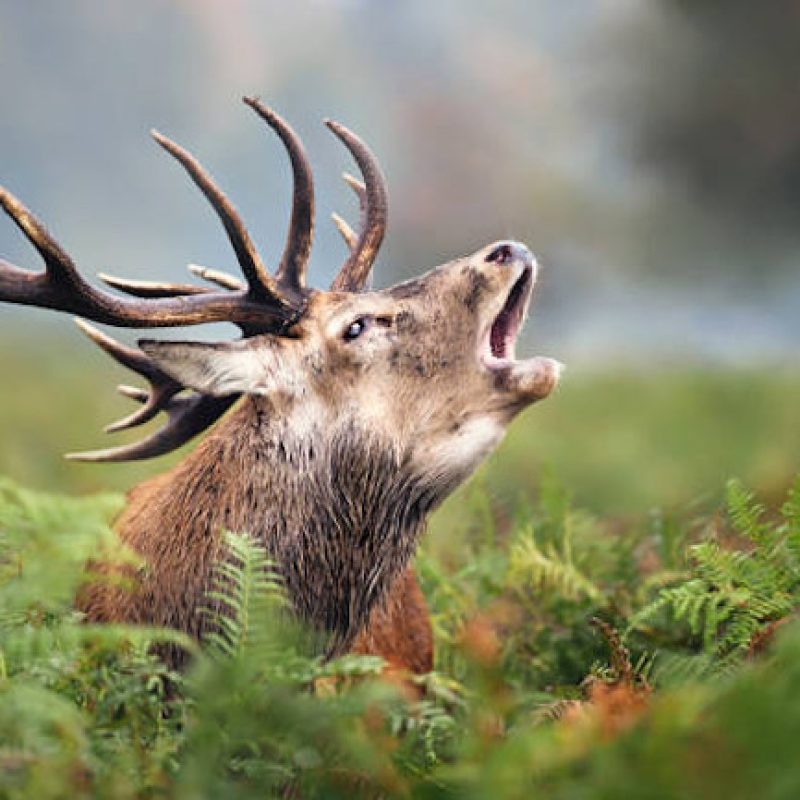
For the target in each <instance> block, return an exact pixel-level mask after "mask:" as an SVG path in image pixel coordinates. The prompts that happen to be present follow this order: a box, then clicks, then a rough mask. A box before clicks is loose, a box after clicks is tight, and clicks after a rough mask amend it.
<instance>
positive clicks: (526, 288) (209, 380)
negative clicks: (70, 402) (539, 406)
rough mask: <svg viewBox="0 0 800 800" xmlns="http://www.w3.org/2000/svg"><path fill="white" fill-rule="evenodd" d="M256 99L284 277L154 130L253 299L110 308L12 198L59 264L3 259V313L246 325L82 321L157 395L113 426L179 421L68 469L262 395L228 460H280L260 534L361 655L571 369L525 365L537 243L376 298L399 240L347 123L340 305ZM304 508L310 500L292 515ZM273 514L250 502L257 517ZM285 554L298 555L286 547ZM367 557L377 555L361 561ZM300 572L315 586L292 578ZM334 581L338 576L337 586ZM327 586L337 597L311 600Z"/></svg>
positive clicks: (294, 147)
mask: <svg viewBox="0 0 800 800" xmlns="http://www.w3.org/2000/svg"><path fill="white" fill-rule="evenodd" d="M245 102H246V103H247V104H248V105H249V106H250V107H251V108H252V109H253V110H254V111H255V112H256V113H257V114H258V115H259V117H261V119H263V120H264V121H265V122H266V123H267V124H268V125H269V126H270V127H271V128H272V129H273V130H274V131H275V132H276V133H277V134H278V136H279V137H280V138H281V139H282V141H283V143H284V145H285V146H286V148H287V150H288V153H289V156H290V159H291V163H292V170H293V176H294V200H293V208H292V217H291V223H290V230H289V235H288V240H287V244H286V246H285V248H284V251H283V255H282V256H281V259H280V262H279V265H278V267H277V270H276V271H275V274H274V276H273V275H270V274H269V273H268V271H267V270H266V268H265V266H264V264H263V262H262V260H261V258H260V256H259V254H258V252H257V251H256V249H255V247H254V245H253V243H252V241H251V239H250V237H249V235H248V233H247V231H246V229H245V227H244V224H243V223H242V221H241V219H240V218H239V215H238V214H237V212H236V211H235V209H234V208H233V206H232V204H231V203H230V201H229V200H228V199H227V198H226V197H225V195H224V194H223V193H222V191H221V190H220V189H219V188H218V187H217V186H216V185H215V184H214V182H213V181H212V180H211V178H210V177H209V175H208V174H207V173H206V172H205V171H204V169H203V168H202V167H201V166H200V165H199V163H198V162H197V161H196V160H195V159H194V158H193V157H192V156H191V155H190V154H189V153H188V152H187V151H185V150H183V149H182V148H181V147H179V146H178V145H176V144H175V143H173V142H171V141H170V140H169V139H167V138H166V137H164V136H161V135H160V134H158V133H154V137H155V139H156V141H157V142H158V143H159V144H160V145H161V146H162V147H163V148H164V149H165V150H167V151H168V152H169V153H170V154H171V155H173V156H174V157H175V158H176V159H177V160H178V161H179V162H180V163H181V164H182V166H183V167H184V168H185V169H186V171H187V172H188V173H189V175H190V177H191V178H192V180H193V181H194V182H195V183H196V184H197V186H198V187H199V188H200V189H201V191H202V192H203V193H204V195H205V196H206V197H207V198H208V200H209V202H210V203H211V204H212V206H213V208H214V210H215V211H216V213H217V215H218V216H219V218H220V220H221V221H222V223H223V226H224V228H225V231H226V233H227V235H228V237H229V239H230V242H231V244H232V246H233V249H234V252H235V254H236V257H237V260H238V262H239V265H240V267H241V270H242V273H243V275H244V278H245V282H241V281H240V280H239V279H237V278H233V277H231V276H229V275H226V274H223V273H218V272H216V271H212V270H207V269H203V268H195V269H194V271H195V272H196V274H198V275H199V276H200V277H202V278H205V279H207V280H210V281H211V282H213V283H215V284H217V286H218V288H217V289H215V290H211V289H206V288H203V287H200V286H196V285H192V284H164V283H151V282H142V281H129V280H122V279H119V278H113V277H110V276H101V277H102V278H103V280H104V281H105V282H106V283H107V284H109V285H111V286H112V287H114V288H115V289H117V290H120V291H122V292H124V293H127V294H128V295H133V296H134V298H133V299H130V298H124V297H120V296H118V295H112V294H110V293H108V292H106V291H101V290H99V289H97V288H95V287H93V286H91V285H90V284H88V283H87V282H86V281H85V280H84V279H83V278H82V277H81V275H80V274H79V272H78V270H77V269H76V268H75V266H74V265H73V263H72V261H71V260H70V258H69V256H68V255H67V254H66V253H65V252H64V250H63V249H62V248H61V247H60V246H59V245H58V244H57V243H56V242H55V241H54V240H53V238H52V237H51V236H50V235H49V234H48V233H47V231H46V230H45V228H44V226H43V225H42V224H41V223H40V222H39V221H38V220H37V219H36V218H35V217H34V216H33V215H32V214H31V213H30V212H29V211H28V210H27V209H26V208H25V207H24V206H23V205H22V204H21V203H20V202H19V201H18V200H17V199H16V198H15V197H14V196H13V195H11V194H10V193H9V192H8V191H6V190H5V189H2V188H1V187H0V203H1V204H2V206H3V208H4V209H5V211H6V212H7V213H8V214H9V215H10V216H11V218H12V219H13V220H14V222H16V224H17V225H18V226H19V228H20V229H21V230H22V231H23V233H24V234H25V235H26V236H27V237H28V239H29V240H30V241H31V242H32V244H33V245H34V247H35V248H36V249H37V250H38V251H39V253H40V254H41V256H42V258H43V259H44V262H45V266H46V269H45V271H44V272H42V273H37V274H33V273H30V272H27V271H24V270H21V269H19V268H18V267H15V266H12V265H10V264H7V263H4V262H0V300H6V301H8V302H12V303H22V304H28V305H35V306H42V307H48V308H53V309H56V310H59V311H69V312H72V313H74V314H77V315H79V316H80V317H83V318H87V319H90V320H93V321H96V322H100V323H105V324H108V325H114V326H122V327H131V328H152V327H166V326H190V325H195V324H199V323H205V322H215V321H229V322H234V323H236V324H237V325H238V326H239V328H240V329H241V331H242V338H240V339H238V340H236V341H230V342H221V343H215V344H208V343H202V342H161V341H155V340H153V339H142V340H140V341H139V347H138V349H137V348H131V347H128V346H125V345H122V344H120V343H118V342H115V341H114V340H113V339H111V338H109V337H108V336H106V335H105V334H103V333H101V332H100V331H99V330H97V329H96V328H94V327H93V326H90V325H89V324H88V323H86V322H82V321H79V324H80V326H81V327H82V329H83V330H84V331H85V332H86V333H87V334H88V335H89V336H90V337H91V338H92V339H93V340H94V341H95V342H96V343H97V344H98V345H100V346H101V347H102V348H103V349H104V350H106V351H107V352H108V353H109V354H110V355H111V356H113V357H114V358H115V359H116V360H117V361H119V362H120V363H122V364H124V365H125V366H127V367H129V368H131V369H133V370H134V371H136V372H138V373H139V374H140V375H142V376H143V377H144V378H145V379H146V380H147V381H148V382H149V384H150V387H149V390H147V391H144V390H141V389H134V388H130V387H121V391H122V392H123V393H124V394H126V395H127V396H129V397H131V398H132V399H134V400H137V401H139V402H140V403H141V404H142V405H141V407H140V408H139V409H138V410H137V411H136V412H135V413H134V414H132V415H131V416H129V417H127V418H125V419H123V420H120V421H119V422H117V423H115V424H113V425H111V426H109V429H110V430H121V429H123V428H129V427H132V426H136V425H141V424H143V423H145V422H147V421H149V420H151V419H152V418H153V417H155V416H156V415H157V414H158V413H159V412H162V411H163V412H166V414H167V415H168V421H167V424H166V425H165V426H164V427H163V428H162V429H161V430H160V431H158V432H156V433H155V434H152V435H151V436H149V437H148V438H146V439H144V440H143V441H141V442H139V443H137V444H133V445H128V446H123V447H119V448H114V449H110V450H101V451H95V452H90V453H82V454H75V455H73V456H72V457H73V458H77V459H83V460H91V461H119V460H130V459H141V458H149V457H152V456H156V455H160V454H162V453H165V452H168V451H170V450H172V449H174V448H176V447H178V446H180V445H182V444H183V443H184V442H186V441H188V440H189V439H190V438H192V437H193V436H195V435H197V434H198V433H200V432H201V431H203V430H204V429H206V428H207V427H209V426H210V425H211V424H213V423H214V422H215V421H216V420H217V419H218V418H219V417H220V416H222V415H223V414H224V413H225V412H226V411H227V410H228V409H229V408H230V407H231V405H232V404H233V403H234V401H235V400H236V399H237V398H239V397H241V396H247V397H249V398H250V400H249V401H248V402H249V404H250V405H249V407H250V408H251V409H255V411H256V414H257V417H258V419H262V420H263V419H266V420H267V421H268V422H267V423H265V424H263V425H261V427H260V428H259V430H261V431H263V435H262V434H254V433H253V427H254V426H253V425H252V424H251V425H250V427H249V428H248V432H247V434H246V435H245V434H244V433H243V427H244V424H240V425H239V426H238V427H236V426H231V425H229V426H228V427H227V428H225V434H224V435H225V437H227V438H228V439H231V438H234V439H236V441H226V443H225V447H226V448H228V450H230V449H233V450H237V451H241V450H243V449H244V450H248V451H250V450H252V451H253V453H255V454H256V455H257V456H258V458H259V459H260V460H261V461H262V462H263V461H264V460H266V461H267V462H268V465H269V466H268V469H267V470H266V471H265V475H266V476H267V477H265V478H264V480H265V481H269V482H270V483H269V487H266V486H264V488H262V489H260V490H259V491H262V492H264V493H267V494H271V497H270V502H271V503H272V504H273V506H274V505H277V506H278V507H279V508H280V509H285V511H283V512H282V513H284V515H285V516H288V517H290V518H292V519H291V520H290V521H289V522H287V521H286V519H282V521H281V522H280V523H276V524H275V525H274V526H273V530H271V531H267V532H265V533H264V534H263V536H264V538H265V540H268V541H269V542H272V545H271V546H272V549H273V551H274V552H275V553H276V556H277V558H278V560H279V562H280V563H282V564H283V565H284V572H285V573H286V575H287V581H288V584H289V588H290V591H291V593H292V595H293V599H294V601H295V605H296V606H297V607H298V608H299V609H300V610H301V611H303V613H304V614H305V615H306V616H308V617H310V618H311V619H312V620H315V621H317V622H319V623H320V624H321V625H322V626H323V627H325V628H327V629H329V630H334V631H336V632H338V634H339V639H340V642H343V643H344V644H346V643H347V641H349V640H351V639H352V636H353V634H354V631H355V628H356V627H357V624H356V623H363V620H364V616H365V614H366V613H367V612H368V610H369V607H370V606H371V604H372V603H373V602H374V601H375V599H376V598H377V597H379V596H380V593H381V591H383V588H384V587H385V586H386V585H387V583H388V580H389V577H391V575H392V574H397V572H398V571H399V570H400V569H401V568H402V566H403V565H404V564H405V562H406V561H407V559H408V557H409V556H410V554H411V552H412V551H413V546H414V543H415V541H416V538H415V537H416V531H417V529H418V527H419V522H420V520H421V519H422V518H423V517H424V515H425V513H427V511H429V510H430V509H431V508H433V507H434V506H435V505H436V504H437V503H438V502H440V501H441V500H442V499H443V498H444V497H445V496H446V495H447V494H448V493H449V492H450V491H451V490H452V489H453V488H454V487H455V486H456V485H457V484H458V483H460V482H461V481H463V480H464V479H465V478H466V477H467V476H468V475H469V473H470V472H471V471H472V470H473V469H474V468H475V467H476V466H477V464H478V463H479V462H480V461H481V460H482V459H483V457H484V456H485V455H486V454H487V453H488V452H489V451H490V450H491V449H492V448H493V447H494V446H495V445H496V444H497V443H498V441H499V440H500V438H501V437H502V435H503V433H504V431H505V429H506V426H507V425H508V423H509V422H510V420H511V419H512V418H513V417H514V416H515V415H516V414H517V413H518V412H519V411H520V410H522V409H523V408H525V407H526V406H528V405H530V404H531V403H533V402H534V401H537V400H540V399H542V398H544V397H546V396H547V395H548V394H549V393H550V392H551V391H552V390H553V388H554V387H555V385H556V383H557V381H558V375H559V365H558V364H557V362H555V361H553V360H551V359H546V358H531V359H527V360H516V358H515V352H514V349H515V341H516V338H517V334H518V333H519V330H520V327H521V325H522V323H523V321H524V319H525V316H526V313H527V310H528V305H529V301H530V298H531V294H532V291H533V287H534V284H535V281H536V273H537V264H536V261H535V259H534V257H533V255H532V254H531V252H530V251H529V250H528V249H527V248H526V247H525V246H524V245H522V244H518V243H516V242H510V241H506V242H497V243H494V244H491V245H488V246H487V247H484V248H482V249H480V250H478V251H477V252H475V253H473V254H472V255H469V256H465V257H463V258H458V259H455V260H454V261H451V262H449V263H447V264H444V265H442V266H439V267H436V268H434V269H432V270H430V271H429V272H427V273H426V274H424V275H423V276H422V277H419V278H416V279H414V280H411V281H407V282H405V283H401V284H399V285H396V286H394V287H392V288H389V289H385V290H382V291H365V290H364V287H365V285H366V283H367V282H368V278H369V274H370V270H371V268H372V264H373V261H374V260H375V257H376V255H377V252H378V248H379V246H380V244H381V241H382V239H383V236H384V231H385V226H386V213H387V196H386V189H385V184H384V179H383V177H382V175H381V172H380V169H379V167H378V165H377V163H376V161H375V158H374V157H373V155H372V154H371V153H370V151H369V150H368V149H367V147H366V146H365V145H364V144H363V142H361V140H360V139H358V138H357V137H356V136H355V135H354V134H353V133H351V132H350V131H348V130H347V129H346V128H344V127H343V126H341V125H339V124H337V123H335V122H331V121H329V122H327V125H328V127H329V128H330V129H331V130H332V131H333V133H334V134H335V135H336V136H337V137H338V138H339V139H340V140H341V141H342V142H343V143H344V145H345V146H346V147H347V148H348V149H349V151H350V152H351V154H352V155H353V157H354V158H355V160H356V162H357V164H358V166H359V168H360V170H361V173H362V175H363V179H364V180H363V183H362V182H360V181H358V180H356V179H355V178H352V177H350V176H345V178H346V180H347V182H348V183H349V184H350V186H351V187H352V188H353V189H354V191H355V192H356V194H357V196H358V198H359V201H360V207H361V223H360V226H359V230H358V232H357V233H356V232H354V231H353V230H352V229H351V228H350V227H349V226H348V225H347V223H345V222H344V221H343V220H342V219H341V218H339V217H337V216H336V215H334V219H335V222H336V224H337V226H338V227H339V230H340V232H341V233H342V235H343V237H344V239H345V241H346V243H347V245H348V248H349V251H350V252H349V255H348V257H347V259H346V261H345V262H344V265H343V266H342V268H341V270H340V271H339V273H338V275H337V277H336V279H335V280H334V282H333V285H332V287H331V289H330V291H317V290H313V289H310V288H308V287H307V286H306V266H307V263H308V259H309V254H310V250H311V242H312V229H313V212H314V197H313V186H312V178H311V170H310V168H309V165H308V161H307V158H306V156H305V153H304V150H303V147H302V144H301V143H300V141H299V139H298V137H297V135H296V134H295V133H294V132H293V131H292V129H291V128H290V127H289V126H288V125H287V124H286V123H285V122H284V121H283V120H282V119H281V118H280V117H279V116H278V115H277V114H275V113H274V112H273V111H271V110H270V109H268V108H266V107H265V106H263V105H262V104H261V103H260V102H259V101H257V100H255V99H251V98H245ZM259 424H260V423H259ZM218 435H220V436H222V434H218ZM259 436H261V438H259ZM256 455H254V456H253V458H255V457H256ZM237 458H238V460H237V463H238V464H240V465H241V463H242V459H241V458H239V457H238V456H237ZM240 468H241V467H240ZM241 469H242V471H245V470H244V469H243V468H241ZM253 469H255V467H254V468H253ZM275 475H282V476H283V477H281V478H280V479H278V478H276V477H275ZM235 480H237V481H239V482H245V481H246V480H247V479H246V477H245V476H244V475H241V476H235ZM275 482H277V486H273V483H275ZM303 493H305V494H306V495H308V496H310V497H312V498H313V502H309V501H308V499H307V498H306V500H303V501H300V500H296V498H297V497H298V496H299V495H302V494H303ZM260 503H261V501H256V500H254V501H253V504H254V506H255V505H258V506H259V508H261V507H262V506H261V505H259V504H260ZM298 508H302V509H304V510H302V511H297V510H296V509H298ZM259 513H260V512H259ZM253 514H254V515H255V511H254V512H253ZM293 514H295V515H296V517H297V518H296V519H295V518H293V517H292V515H293ZM262 516H263V515H262ZM244 519H245V522H246V524H250V523H247V518H246V517H245V518H244ZM381 520H382V521H381ZM223 522H230V520H228V519H225V520H223ZM236 522H237V523H238V522H239V520H238V519H237V520H236ZM220 524H222V523H220ZM252 524H253V525H256V526H257V525H258V524H262V523H257V522H255V521H254V522H253V523H252ZM378 529H380V530H378ZM275 531H279V532H280V533H276V532H275ZM299 531H302V533H300V532H299ZM332 531H335V533H334V532H332ZM279 540H280V542H282V544H280V545H277V544H274V542H277V541H279ZM321 542H323V543H328V544H330V543H331V542H335V543H336V544H335V545H333V544H331V545H330V547H328V544H324V545H323V544H320V543H321ZM365 543H366V544H369V543H371V545H370V547H371V549H370V548H369V547H368V548H367V549H366V550H363V548H364V547H366V544H365ZM326 547H328V550H326V549H325V548H326ZM348 548H349V549H350V550H353V549H354V548H355V549H358V548H362V551H361V555H359V557H358V559H355V560H354V557H353V556H352V553H349V554H348V553H344V552H341V551H343V550H344V551H347V550H348ZM296 562H302V569H301V568H300V567H297V569H296V570H295V567H296ZM356 562H357V563H356ZM367 562H369V563H367ZM293 570H295V571H293ZM309 570H310V572H309ZM295 572H296V574H295ZM322 573H325V574H327V575H329V577H330V575H331V574H332V573H338V574H333V577H331V578H330V586H328V584H326V583H325V581H326V579H325V578H323V577H321V575H322ZM345 574H346V579H347V581H348V586H347V587H346V588H345V589H342V587H341V585H340V584H339V583H337V581H338V580H339V578H341V577H342V575H345ZM311 583H315V585H316V587H319V586H325V587H327V588H325V589H324V590H319V589H318V588H317V590H315V591H314V592H312V591H310V589H309V585H310V584H311ZM356 584H360V585H359V586H356ZM354 587H355V588H354ZM354 593H355V594H358V598H356V599H354ZM348 637H349V638H348ZM343 646H344V645H343Z"/></svg>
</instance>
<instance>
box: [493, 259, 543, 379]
mask: <svg viewBox="0 0 800 800" xmlns="http://www.w3.org/2000/svg"><path fill="white" fill-rule="evenodd" d="M532 289H533V270H532V269H531V268H530V267H525V269H524V270H523V271H522V274H521V275H520V276H519V278H518V279H517V280H516V282H515V283H514V285H513V286H512V287H511V290H510V291H509V293H508V296H507V297H506V300H505V303H503V307H502V308H501V309H500V312H499V313H498V315H497V316H496V317H495V319H494V322H492V324H491V326H490V328H489V331H488V334H487V336H486V339H485V343H484V346H483V348H482V356H483V361H484V363H485V364H486V366H487V367H490V368H491V367H495V368H496V367H500V366H507V365H508V364H509V363H510V362H512V361H513V360H514V348H515V345H516V342H517V334H518V333H519V331H520V328H521V327H522V323H523V321H524V319H525V312H526V310H527V307H528V300H529V299H530V296H531V291H532Z"/></svg>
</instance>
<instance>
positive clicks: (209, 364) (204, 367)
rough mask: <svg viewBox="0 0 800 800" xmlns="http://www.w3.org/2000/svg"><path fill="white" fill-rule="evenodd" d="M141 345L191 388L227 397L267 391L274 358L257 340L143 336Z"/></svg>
mask: <svg viewBox="0 0 800 800" xmlns="http://www.w3.org/2000/svg"><path fill="white" fill-rule="evenodd" d="M139 347H140V348H141V350H142V351H143V352H144V353H145V355H147V356H149V357H150V358H151V359H152V360H153V361H154V362H155V364H156V366H157V367H158V368H159V369H160V370H162V371H163V372H165V373H166V374H167V375H169V377H170V378H172V379H173V380H175V381H177V382H178V383H180V384H182V385H183V386H185V387H186V388H188V389H194V390H195V391H197V392H201V393H202V394H208V395H213V396H215V397H223V396H226V395H232V394H266V393H267V392H268V391H269V390H270V389H272V388H274V386H273V381H272V380H270V378H271V375H273V374H274V370H271V369H269V362H270V361H274V355H273V356H272V358H270V357H269V355H268V354H267V353H265V352H264V347H263V343H261V347H257V346H256V345H255V340H254V339H246V340H240V341H236V342H220V343H205V342H159V341H156V340H154V339H140V340H139Z"/></svg>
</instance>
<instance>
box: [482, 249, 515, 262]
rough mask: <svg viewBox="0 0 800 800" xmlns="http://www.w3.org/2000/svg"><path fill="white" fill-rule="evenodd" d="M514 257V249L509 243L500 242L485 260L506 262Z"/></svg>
mask: <svg viewBox="0 0 800 800" xmlns="http://www.w3.org/2000/svg"><path fill="white" fill-rule="evenodd" d="M513 258H514V249H513V248H512V247H511V245H510V244H500V245H498V246H497V247H495V248H494V250H492V251H491V252H490V253H489V255H488V256H486V261H488V262H489V263H496V264H508V262H509V261H511V260H512V259H513Z"/></svg>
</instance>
